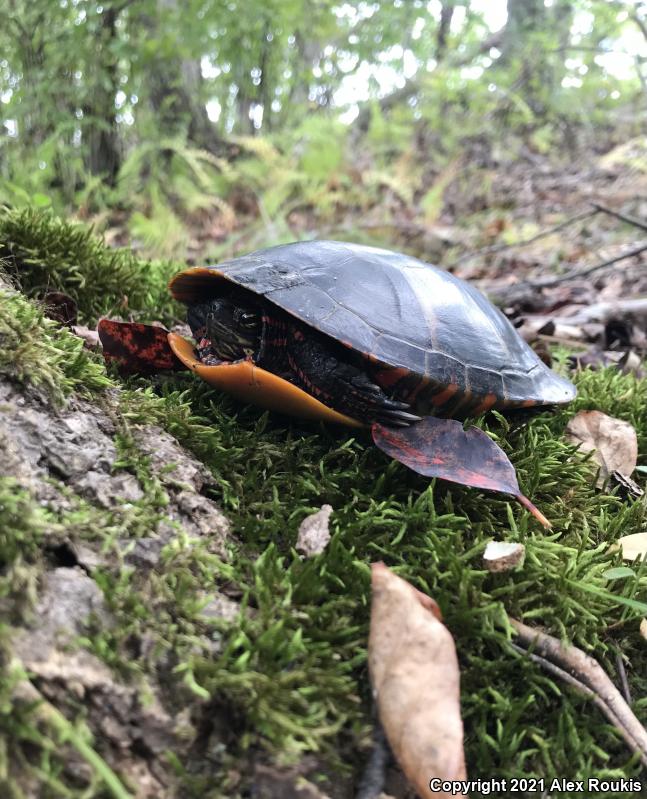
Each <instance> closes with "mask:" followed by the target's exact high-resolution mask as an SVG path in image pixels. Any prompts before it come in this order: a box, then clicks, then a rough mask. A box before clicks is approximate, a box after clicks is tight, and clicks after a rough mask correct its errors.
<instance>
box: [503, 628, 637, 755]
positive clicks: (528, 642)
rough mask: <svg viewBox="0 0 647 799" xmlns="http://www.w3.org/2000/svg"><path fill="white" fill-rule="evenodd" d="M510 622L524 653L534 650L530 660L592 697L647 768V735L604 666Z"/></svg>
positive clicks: (549, 638)
mask: <svg viewBox="0 0 647 799" xmlns="http://www.w3.org/2000/svg"><path fill="white" fill-rule="evenodd" d="M509 621H510V624H511V625H512V627H513V628H514V630H515V632H516V634H517V635H518V637H519V641H520V642H521V644H522V645H523V647H524V649H531V650H532V652H530V653H529V655H530V657H531V658H533V659H535V660H536V662H538V663H540V664H541V665H542V666H543V667H545V668H546V669H547V670H548V671H550V672H551V673H553V674H555V675H556V676H559V677H560V679H563V680H564V681H565V682H568V683H569V684H570V685H574V686H575V687H577V688H578V689H580V690H582V691H583V692H584V693H586V695H587V696H590V697H591V699H593V701H594V702H595V704H596V705H597V706H598V707H599V708H600V710H601V711H602V712H603V713H604V715H605V716H606V717H607V718H608V719H609V721H610V722H611V723H612V724H613V725H614V727H616V728H617V730H618V732H619V733H620V734H621V735H622V737H623V738H624V740H625V742H626V743H627V745H628V746H629V748H630V749H631V750H632V751H633V752H635V753H637V754H638V755H640V759H641V761H642V763H643V764H644V765H645V766H647V731H646V730H645V728H644V727H643V726H642V724H641V723H640V722H639V721H638V719H637V718H636V716H635V715H634V713H633V711H632V710H631V708H630V707H629V705H628V704H627V702H625V700H624V699H623V697H622V694H621V693H620V691H618V689H617V688H616V687H615V685H614V684H613V683H612V682H611V680H610V679H609V677H608V676H607V675H606V673H605V672H604V671H603V669H602V667H601V666H600V664H599V663H598V662H597V661H596V660H594V659H593V658H592V657H590V656H589V655H587V654H586V653H585V652H582V650H581V649H578V648H577V647H576V646H569V647H568V648H567V647H566V646H564V645H563V644H562V642H561V641H559V640H558V639H557V638H554V637H553V636H552V635H548V634H546V633H543V632H541V630H537V629H534V628H533V627H528V626H527V625H526V624H523V622H520V621H517V620H516V619H509ZM548 664H550V665H548Z"/></svg>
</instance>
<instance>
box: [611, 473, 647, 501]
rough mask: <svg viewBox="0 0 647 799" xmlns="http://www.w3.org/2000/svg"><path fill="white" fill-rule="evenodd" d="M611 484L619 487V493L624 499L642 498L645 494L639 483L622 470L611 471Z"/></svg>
mask: <svg viewBox="0 0 647 799" xmlns="http://www.w3.org/2000/svg"><path fill="white" fill-rule="evenodd" d="M611 484H612V485H615V486H617V487H618V494H619V495H620V496H621V497H622V498H623V499H640V497H642V496H644V495H645V492H644V491H643V490H642V488H641V487H640V486H639V485H638V483H636V481H635V480H632V479H631V477H627V475H626V474H622V472H611Z"/></svg>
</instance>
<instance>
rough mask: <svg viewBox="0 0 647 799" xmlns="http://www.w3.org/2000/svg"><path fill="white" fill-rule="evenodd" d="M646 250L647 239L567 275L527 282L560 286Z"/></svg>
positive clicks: (531, 284) (533, 286) (543, 285)
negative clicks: (623, 251) (631, 247)
mask: <svg viewBox="0 0 647 799" xmlns="http://www.w3.org/2000/svg"><path fill="white" fill-rule="evenodd" d="M645 250H647V241H643V242H641V243H640V244H639V245H638V246H637V247H634V248H633V250H629V251H628V252H625V253H623V254H621V255H616V256H615V258H609V259H608V260H606V261H601V262H600V263H597V264H593V266H585V267H583V268H582V269H574V270H572V271H571V272H567V273H566V274H565V275H560V276H559V277H552V278H545V279H544V280H529V281H527V282H528V285H529V286H530V287H531V288H534V289H545V288H550V287H551V286H558V285H559V284H560V283H566V282H567V281H569V280H574V279H576V278H579V277H588V276H589V275H592V274H593V272H597V271H598V269H604V267H605V266H612V265H613V264H616V263H618V261H624V260H625V258H633V257H634V256H636V255H640V253H641V252H645ZM518 285H522V284H518Z"/></svg>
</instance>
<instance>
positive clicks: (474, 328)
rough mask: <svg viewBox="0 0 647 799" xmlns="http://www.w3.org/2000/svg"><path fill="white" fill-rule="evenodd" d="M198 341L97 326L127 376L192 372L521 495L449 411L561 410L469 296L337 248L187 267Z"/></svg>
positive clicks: (495, 452) (179, 294)
mask: <svg viewBox="0 0 647 799" xmlns="http://www.w3.org/2000/svg"><path fill="white" fill-rule="evenodd" d="M170 289H171V292H172V294H173V296H174V297H175V298H176V299H177V300H180V301H181V302H183V303H185V304H186V305H187V306H188V312H187V316H188V321H189V325H190V327H191V329H192V333H193V336H194V337H195V339H196V342H197V347H196V346H195V345H194V344H193V343H192V342H191V341H189V340H187V339H184V338H183V337H182V336H179V335H177V334H174V333H168V336H167V331H165V330H164V329H163V328H159V327H155V326H151V325H142V324H139V323H118V322H113V321H111V320H102V321H101V322H100V323H99V335H100V337H101V341H102V343H103V351H104V355H105V357H106V358H107V359H108V360H114V361H116V362H117V363H118V364H119V365H120V366H121V368H123V369H127V370H128V371H142V372H151V371H158V370H164V369H174V368H188V369H191V370H193V371H194V372H196V373H197V374H198V375H199V376H200V377H202V378H203V379H204V380H206V381H207V382H209V383H211V384H212V385H214V386H216V387H217V388H219V389H221V390H223V391H226V392H229V393H231V394H233V395H235V396H237V397H238V398H240V399H242V400H243V401H245V402H251V403H254V404H256V405H261V406H263V407H266V408H270V409H272V410H277V411H280V412H282V413H286V414H290V415H294V416H301V417H304V418H308V419H323V420H325V421H332V422H338V423H342V424H346V425H350V426H353V427H367V426H370V427H371V434H372V437H373V441H374V442H375V444H376V445H377V446H378V447H379V448H380V449H382V450H383V451H384V452H386V453H387V454H389V455H390V456H391V457H393V458H395V459H397V460H399V461H401V462H402V463H404V464H405V465H406V466H408V467H409V468H411V469H414V470H415V471H417V472H419V473H420V474H424V475H427V476H430V477H441V478H443V479H445V480H452V481H454V482H458V483H462V484H464V485H470V486H475V487H478V488H486V489H489V490H493V491H504V492H506V493H509V494H512V495H513V496H515V497H516V498H517V499H518V500H519V501H520V502H521V503H522V504H523V505H524V506H525V507H527V508H528V509H529V510H530V511H531V512H532V513H533V514H534V515H535V516H536V517H537V518H538V519H539V520H540V521H541V522H542V523H543V524H545V525H547V526H549V523H548V521H547V520H546V518H545V517H544V516H543V515H542V514H541V513H540V512H539V511H538V510H537V508H535V507H534V505H532V503H531V502H530V501H529V500H527V499H526V497H524V496H523V494H522V493H521V491H520V490H519V485H518V483H517V478H516V475H515V472H514V467H513V466H512V464H511V463H510V461H509V460H508V458H507V456H506V455H505V453H504V452H503V451H502V450H501V449H500V448H499V447H498V446H497V445H496V444H495V443H494V441H492V439H490V438H489V437H488V436H487V435H486V434H485V433H484V432H483V431H481V430H478V429H477V428H470V429H468V430H464V429H463V426H462V425H461V423H460V422H458V421H456V420H455V419H450V418H442V417H449V416H452V415H453V416H457V415H458V416H466V415H468V414H478V413H481V412H483V411H486V410H488V409H490V408H498V409H500V410H509V409H513V408H530V407H534V406H540V405H552V404H559V403H565V402H568V401H570V400H572V399H573V398H574V397H575V393H576V392H575V387H574V386H573V385H572V384H571V383H570V382H569V381H568V380H565V379H564V378H562V377H559V376H558V375H556V374H555V373H554V372H552V371H551V370H550V369H549V368H548V367H547V366H546V365H545V364H544V363H543V362H542V361H541V360H540V359H539V358H538V357H537V356H536V355H535V353H534V352H533V351H532V350H531V349H530V347H529V346H528V345H527V344H526V343H525V342H524V341H523V340H522V339H521V338H520V336H519V335H518V333H517V332H516V330H515V329H514V327H513V326H512V325H511V324H510V322H509V321H508V320H507V319H506V318H505V317H504V316H503V314H502V313H501V312H500V311H498V310H497V309H496V308H495V307H494V306H493V305H491V304H490V302H489V301H488V300H487V299H486V298H485V297H484V296H483V295H482V294H481V293H480V292H479V291H477V290H476V289H475V288H473V287H472V286H470V285H469V284H467V283H465V282H463V281H462V280H459V279H458V278H456V277H454V276H453V275H451V274H449V273H448V272H444V271H443V270H441V269H437V268H436V267H434V266H430V265H429V264H426V263H424V262H422V261H419V260H417V259H416V258H412V257H410V256H407V255H400V254H398V253H393V252H389V251H387V250H380V249H376V248H374V247H363V246H359V245H357V244H346V243H341V242H335V241H311V242H299V243H295V244H286V245H281V246H279V247H272V248H270V249H267V250H259V251H258V252H254V253H251V254H250V255H245V256H243V257H241V258H235V259H233V260H232V261H225V262H224V263H221V264H218V266H213V267H211V266H206V267H203V266H200V267H193V268H190V269H185V270H184V271H183V272H180V273H179V274H178V275H176V276H175V277H174V278H173V280H172V281H171V283H170Z"/></svg>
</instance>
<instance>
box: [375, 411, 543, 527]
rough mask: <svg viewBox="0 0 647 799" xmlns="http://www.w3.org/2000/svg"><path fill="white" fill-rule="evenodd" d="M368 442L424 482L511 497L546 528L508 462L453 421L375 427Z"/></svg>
mask: <svg viewBox="0 0 647 799" xmlns="http://www.w3.org/2000/svg"><path fill="white" fill-rule="evenodd" d="M371 432H372V434H373V441H374V443H375V445H376V446H377V447H379V448H380V449H381V450H382V451H383V452H386V454H387V455H390V456H391V457H392V458H395V460H397V461H400V463H403V464H404V465H405V466H408V467H409V469H413V471H414V472H418V474H423V475H425V476H426V477H441V478H442V479H443V480H450V481H451V482H453V483H460V484H461V485H467V486H472V487H473V488H485V489H488V490H489V491H502V492H503V493H505V494H512V496H513V497H515V498H516V499H517V500H518V501H519V502H520V503H521V504H522V505H523V506H524V507H525V508H527V509H528V510H529V511H530V512H531V513H532V514H533V516H535V517H536V518H537V519H539V521H540V522H541V523H542V524H543V525H544V527H550V522H549V521H548V519H546V517H545V516H544V515H543V514H542V513H541V512H540V511H539V510H537V508H536V507H535V506H534V505H533V504H532V502H530V500H529V499H527V498H526V497H524V495H523V494H522V493H521V491H520V490H519V483H518V482H517V475H516V473H515V470H514V466H513V465H512V464H511V463H510V461H509V459H508V456H507V455H506V454H505V452H504V451H503V450H502V449H501V447H500V446H499V445H498V444H496V443H495V442H494V441H492V439H491V438H490V437H489V436H488V435H487V434H486V433H484V432H483V431H482V430H479V429H478V428H477V427H470V428H469V429H468V430H464V429H463V425H462V424H461V423H460V422H459V421H457V420H456V419H438V418H436V417H435V416H425V417H424V418H423V419H422V420H421V421H420V422H416V423H415V424H412V425H411V426H410V427H402V428H398V429H394V428H392V427H384V426H382V425H381V424H378V423H377V422H376V423H375V424H373V426H372V428H371Z"/></svg>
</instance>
